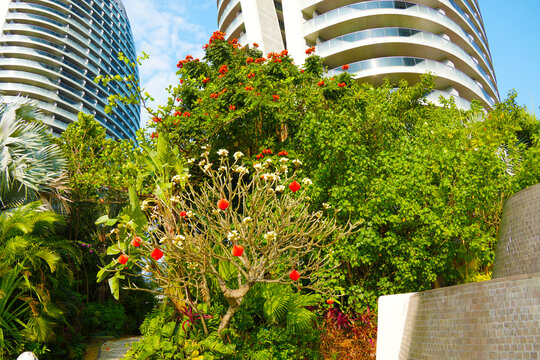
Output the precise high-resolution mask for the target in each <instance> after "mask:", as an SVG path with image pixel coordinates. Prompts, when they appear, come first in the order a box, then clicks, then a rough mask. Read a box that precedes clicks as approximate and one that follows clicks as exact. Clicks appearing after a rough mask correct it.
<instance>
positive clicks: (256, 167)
mask: <svg viewBox="0 0 540 360" xmlns="http://www.w3.org/2000/svg"><path fill="white" fill-rule="evenodd" d="M253 168H254V169H255V170H257V171H259V170H261V169H262V165H261V164H260V163H255V164H253Z"/></svg>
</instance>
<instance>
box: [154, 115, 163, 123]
mask: <svg viewBox="0 0 540 360" xmlns="http://www.w3.org/2000/svg"><path fill="white" fill-rule="evenodd" d="M152 120H154V122H155V123H160V122H161V121H162V120H161V118H158V117H155V116H154V117H153V118H152Z"/></svg>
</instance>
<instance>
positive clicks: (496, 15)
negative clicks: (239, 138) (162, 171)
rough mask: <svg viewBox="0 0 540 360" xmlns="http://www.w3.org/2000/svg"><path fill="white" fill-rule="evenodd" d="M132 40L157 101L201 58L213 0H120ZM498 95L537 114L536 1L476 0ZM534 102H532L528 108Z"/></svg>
mask: <svg viewBox="0 0 540 360" xmlns="http://www.w3.org/2000/svg"><path fill="white" fill-rule="evenodd" d="M123 2H124V5H125V7H126V10H127V12H128V16H129V18H130V21H131V27H132V29H133V34H134V37H135V42H136V45H137V51H138V52H139V53H141V51H144V52H146V53H148V54H149V55H150V60H147V61H146V63H145V64H144V65H143V66H142V67H141V69H140V72H141V80H142V86H143V87H144V88H145V89H146V91H148V92H150V94H152V95H153V96H154V97H155V99H156V102H155V103H156V104H163V103H165V101H166V99H167V93H166V91H165V88H166V87H167V86H168V85H170V84H176V83H177V82H178V79H177V77H176V75H175V72H176V63H177V62H178V60H179V59H183V58H185V56H186V55H188V54H192V55H193V56H195V57H202V54H203V51H202V46H203V45H204V44H205V43H206V41H207V40H208V38H209V37H210V35H211V34H212V32H213V31H214V30H216V29H217V9H216V0H158V1H156V0H123ZM479 3H480V10H481V12H482V17H483V18H484V26H485V28H486V32H487V35H488V41H489V47H490V50H491V56H492V59H493V64H494V67H495V74H496V76H497V84H498V87H499V93H500V95H501V100H504V99H505V98H506V97H507V94H508V91H510V90H511V89H516V91H517V92H518V103H519V104H521V105H525V106H527V108H528V109H529V111H530V112H533V111H534V113H535V114H536V115H537V116H539V115H540V21H539V20H538V15H539V14H540V0H516V1H513V2H509V1H508V0H479ZM533 104H534V107H533Z"/></svg>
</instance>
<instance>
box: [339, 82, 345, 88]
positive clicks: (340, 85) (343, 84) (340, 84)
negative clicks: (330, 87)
mask: <svg viewBox="0 0 540 360" xmlns="http://www.w3.org/2000/svg"><path fill="white" fill-rule="evenodd" d="M338 86H339V87H345V86H347V84H345V83H344V82H342V83H339V84H338Z"/></svg>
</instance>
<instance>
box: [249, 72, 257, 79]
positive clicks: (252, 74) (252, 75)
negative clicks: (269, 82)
mask: <svg viewBox="0 0 540 360" xmlns="http://www.w3.org/2000/svg"><path fill="white" fill-rule="evenodd" d="M253 77H255V73H249V74H248V75H247V78H248V79H251V78H253Z"/></svg>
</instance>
